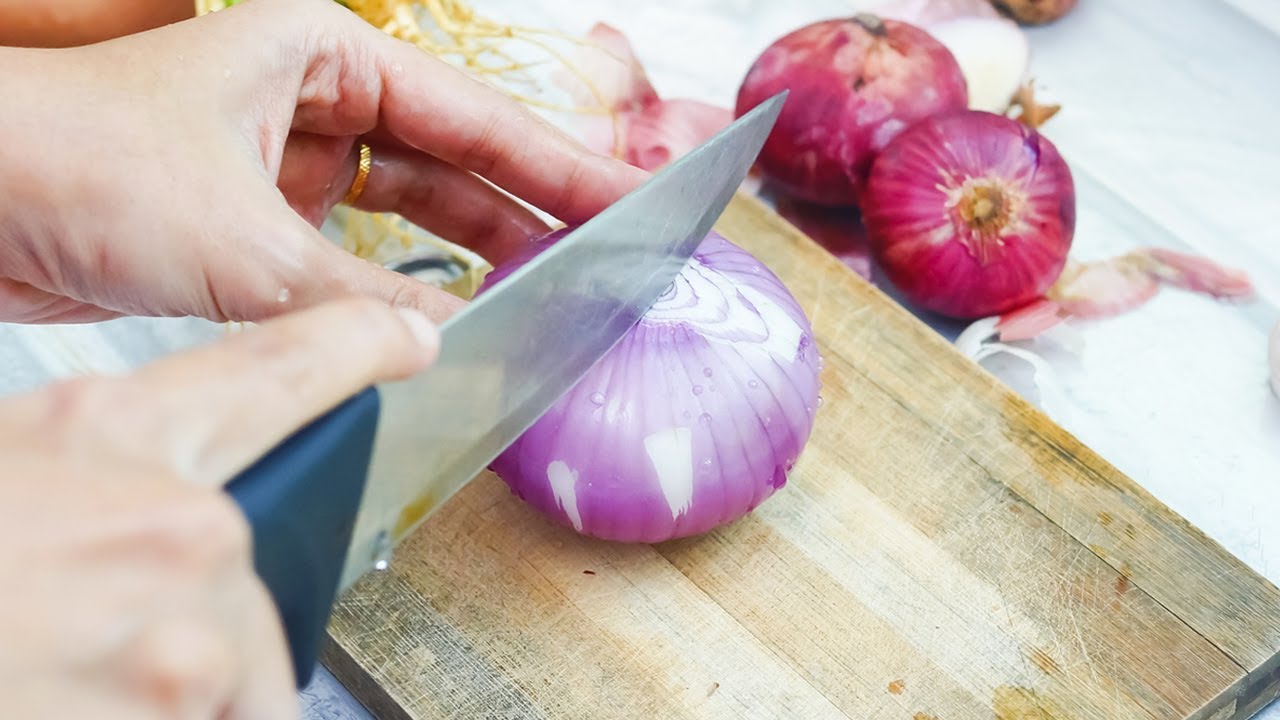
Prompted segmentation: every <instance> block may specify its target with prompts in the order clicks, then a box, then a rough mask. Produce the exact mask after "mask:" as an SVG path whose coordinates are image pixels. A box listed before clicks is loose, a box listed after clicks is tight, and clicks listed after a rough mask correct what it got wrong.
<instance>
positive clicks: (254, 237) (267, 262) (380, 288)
mask: <svg viewBox="0 0 1280 720" xmlns="http://www.w3.org/2000/svg"><path fill="white" fill-rule="evenodd" d="M253 187H256V186H253ZM270 193H271V190H270V188H264V189H263V190H262V191H261V195H259V196H255V197H257V198H267V199H268V202H267V203H266V204H264V203H262V202H260V201H257V200H253V199H251V200H249V201H248V202H246V206H247V207H250V208H252V207H257V208H260V209H259V210H257V211H253V210H249V211H247V212H245V213H244V215H247V216H251V217H259V218H261V219H260V220H248V219H245V218H242V217H229V218H218V219H215V220H214V222H217V223H221V225H219V227H218V228H217V230H216V232H217V234H218V237H219V239H225V242H226V243H227V246H228V247H229V250H228V251H224V252H221V253H218V254H215V255H211V256H210V257H208V259H207V260H205V261H204V263H203V266H202V267H200V268H199V272H201V273H203V275H204V278H205V279H206V283H205V284H206V285H207V286H208V293H207V294H208V297H209V300H208V301H207V302H206V303H204V306H203V307H202V309H201V310H200V314H201V315H202V316H203V317H207V318H209V319H212V320H215V321H225V320H240V321H244V320H247V321H252V322H258V321H261V320H265V319H268V318H272V317H276V316H278V315H281V314H284V313H287V312H292V311H295V310H300V309H304V308H310V307H314V306H316V305H320V304H322V303H326V302H329V301H332V300H338V299H341V298H347V297H365V298H372V299H375V300H378V301H380V302H381V303H383V304H385V305H390V306H393V307H406V308H414V309H416V310H418V311H420V312H421V313H423V314H425V315H426V316H427V317H428V318H429V319H430V320H431V321H432V322H434V323H436V324H439V323H442V322H444V321H445V320H446V319H448V318H449V317H450V316H451V315H453V314H454V313H455V312H457V311H458V310H459V309H460V308H462V307H463V306H464V305H466V302H465V301H464V300H462V299H461V298H459V297H457V296H455V295H452V294H450V293H448V292H446V291H445V290H442V289H440V288H438V287H434V286H432V285H428V284H426V283H424V282H421V281H419V280H415V279H414V278H411V277H408V276H406V275H402V274H400V273H397V272H395V271H392V270H389V269H387V268H384V267H381V266H379V265H376V264H374V263H372V262H369V261H368V260H364V259H362V258H359V257H356V256H355V255H353V254H351V253H349V252H347V251H345V250H343V249H342V248H340V247H338V246H337V245H335V244H334V243H333V242H331V241H330V240H329V239H328V238H326V237H325V236H324V235H323V234H321V233H320V231H319V230H317V229H316V228H315V227H314V226H312V225H310V224H308V223H307V222H306V221H305V220H304V219H303V218H302V217H300V216H299V215H298V214H297V213H295V212H293V211H292V210H291V209H290V208H289V206H288V205H287V204H286V203H285V202H283V201H282V200H281V199H280V198H279V196H278V195H276V196H275V197H272V195H271V194H270ZM246 258H247V259H248V260H246ZM197 289H202V288H201V287H197Z"/></svg>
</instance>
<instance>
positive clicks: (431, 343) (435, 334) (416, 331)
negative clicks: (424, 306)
mask: <svg viewBox="0 0 1280 720" xmlns="http://www.w3.org/2000/svg"><path fill="white" fill-rule="evenodd" d="M397 310H398V311H399V313H400V319H401V320H403V321H404V324H405V326H406V327H408V328H409V332H411V333H413V339H414V340H417V341H418V344H419V345H421V346H422V347H423V348H425V349H428V350H435V349H436V348H437V347H439V346H440V330H439V329H438V328H436V326H435V325H433V324H431V321H430V320H428V319H427V316H426V315H424V314H423V313H422V311H421V310H415V309H413V308H398V309H397Z"/></svg>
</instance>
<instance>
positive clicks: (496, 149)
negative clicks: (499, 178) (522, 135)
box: [459, 113, 503, 176]
mask: <svg viewBox="0 0 1280 720" xmlns="http://www.w3.org/2000/svg"><path fill="white" fill-rule="evenodd" d="M501 127H502V117H501V114H499V113H491V114H490V116H489V118H488V119H487V120H485V122H484V124H483V125H482V126H481V128H480V132H478V133H477V134H476V136H475V138H474V139H473V140H472V141H471V142H469V143H467V147H466V150H464V151H463V152H462V158H461V160H459V164H460V165H461V166H462V167H464V168H466V169H467V170H470V171H471V172H473V173H475V174H477V175H482V176H487V175H490V174H492V173H493V171H494V169H495V168H497V166H498V163H499V162H500V161H501V160H502V150H503V144H502V140H501Z"/></svg>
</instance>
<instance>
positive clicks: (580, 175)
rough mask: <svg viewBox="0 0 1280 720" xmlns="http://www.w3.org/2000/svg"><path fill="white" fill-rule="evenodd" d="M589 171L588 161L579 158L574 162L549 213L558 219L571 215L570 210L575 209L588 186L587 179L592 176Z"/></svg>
mask: <svg viewBox="0 0 1280 720" xmlns="http://www.w3.org/2000/svg"><path fill="white" fill-rule="evenodd" d="M589 170H590V168H588V167H587V160H586V159H584V158H581V157H578V158H576V159H575V160H574V161H573V164H572V165H570V166H569V171H568V173H567V174H566V176H565V179H564V182H563V183H561V184H560V190H559V192H558V193H557V194H556V198H555V200H554V201H553V202H552V204H551V209H550V210H549V211H548V212H550V213H551V214H552V215H554V216H556V217H560V216H567V215H570V214H571V213H570V210H571V209H572V208H573V206H574V202H575V200H576V199H577V198H578V197H579V196H580V195H581V194H582V191H583V188H584V186H585V185H586V181H587V178H588V177H589V175H590V173H589Z"/></svg>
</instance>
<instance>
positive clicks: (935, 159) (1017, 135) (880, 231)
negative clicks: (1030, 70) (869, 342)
mask: <svg viewBox="0 0 1280 720" xmlns="http://www.w3.org/2000/svg"><path fill="white" fill-rule="evenodd" d="M863 220H864V222H865V224H866V227H867V232H868V235H869V236H870V239H871V250H872V253H873V255H874V257H875V259H876V262H877V263H878V264H879V265H880V266H881V268H882V269H883V270H884V272H885V275H886V276H887V277H888V278H889V280H890V281H892V282H893V284H894V285H895V286H897V287H898V288H899V289H900V290H901V291H902V293H903V295H904V296H905V297H907V299H909V300H910V301H911V302H913V303H915V304H916V305H919V306H920V307H923V308H926V309H929V310H932V311H934V312H938V313H941V314H943V315H947V316H951V317H957V318H978V317H985V316H988V315H998V314H1000V313H1004V312H1007V311H1009V310H1013V309H1016V308H1018V307H1021V306H1023V305H1026V304H1027V303H1029V302H1032V301H1033V300H1036V299H1037V298H1039V297H1040V296H1042V295H1043V294H1044V293H1045V291H1046V290H1048V289H1049V287H1050V286H1052V285H1053V283H1054V281H1055V280H1056V279H1057V278H1058V275H1059V274H1060V273H1061V272H1062V268H1063V266H1064V265H1065V264H1066V261H1067V253H1068V252H1069V251H1070V249H1071V240H1072V236H1073V234H1074V232H1075V220H1076V201H1075V186H1074V184H1073V182H1072V178H1071V171H1070V169H1069V168H1068V167H1067V164H1066V162H1065V161H1064V160H1063V159H1062V157H1061V156H1060V155H1059V154H1058V151H1057V149H1056V148H1054V146H1053V144H1052V143H1051V142H1049V140H1048V139H1046V138H1045V137H1044V136H1043V135H1041V134H1039V133H1038V132H1036V131H1035V130H1032V129H1031V128H1028V127H1026V126H1025V125H1023V124H1021V123H1019V122H1017V121H1015V120H1011V119H1009V118H1006V117H1003V116H1000V115H995V114H992V113H987V112H979V111H976V110H965V111H961V112H956V113H945V114H940V115H935V116H933V117H930V118H927V119H925V120H923V121H921V122H919V123H917V124H916V125H913V126H912V127H911V128H910V129H908V130H906V131H905V132H903V133H902V134H900V135H899V136H898V137H897V138H895V139H894V140H893V142H891V143H890V144H889V146H888V147H886V148H885V150H884V151H883V152H882V153H881V154H880V155H879V156H878V157H877V158H876V160H875V163H874V165H873V166H872V168H871V174H870V176H869V178H868V181H867V191H866V194H865V197H864V203H863Z"/></svg>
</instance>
